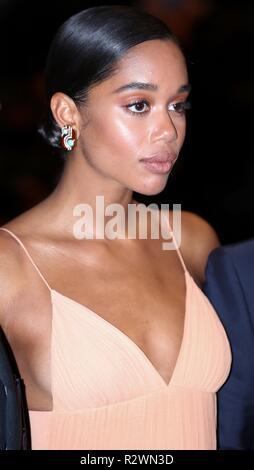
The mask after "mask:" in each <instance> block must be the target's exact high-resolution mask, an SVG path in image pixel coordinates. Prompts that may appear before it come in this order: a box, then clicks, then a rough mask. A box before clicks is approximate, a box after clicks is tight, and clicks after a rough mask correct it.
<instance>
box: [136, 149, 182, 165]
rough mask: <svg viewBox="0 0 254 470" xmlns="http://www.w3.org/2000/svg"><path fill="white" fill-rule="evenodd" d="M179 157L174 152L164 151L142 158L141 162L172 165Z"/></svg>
mask: <svg viewBox="0 0 254 470" xmlns="http://www.w3.org/2000/svg"><path fill="white" fill-rule="evenodd" d="M176 158H177V156H176V154H175V153H173V152H167V151H162V152H157V153H154V154H152V155H150V156H147V157H144V158H141V161H143V162H147V163H166V162H168V163H171V164H173V163H174V162H175V160H176Z"/></svg>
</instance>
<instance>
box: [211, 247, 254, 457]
mask: <svg viewBox="0 0 254 470" xmlns="http://www.w3.org/2000/svg"><path fill="white" fill-rule="evenodd" d="M204 292H205V294H206V295H207V296H208V298H209V300H210V302H211V303H212V304H213V306H214V308H215V310H216V311H217V313H218V315H219V317H220V319H221V321H222V323H223V325H224V328H225V330H226V333H227V335H228V338H229V341H230V344H231V349H232V368H231V372H230V374H229V377H228V379H227V381H226V383H225V384H224V385H223V387H222V388H221V389H220V390H219V393H218V445H219V448H221V449H254V240H250V241H247V242H244V243H238V244H234V245H229V246H225V247H219V248H217V249H216V250H214V251H213V252H212V253H211V255H210V256H209V259H208V264H207V268H206V282H205V286H204Z"/></svg>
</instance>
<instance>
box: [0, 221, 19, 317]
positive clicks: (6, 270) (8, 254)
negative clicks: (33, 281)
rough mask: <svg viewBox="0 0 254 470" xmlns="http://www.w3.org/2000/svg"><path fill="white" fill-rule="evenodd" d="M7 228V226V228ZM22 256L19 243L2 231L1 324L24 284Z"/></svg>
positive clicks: (0, 268) (0, 243)
mask: <svg viewBox="0 0 254 470" xmlns="http://www.w3.org/2000/svg"><path fill="white" fill-rule="evenodd" d="M6 228H7V226H6ZM22 261H23V260H22V256H21V252H20V250H19V247H18V244H17V242H16V241H15V240H14V239H13V238H12V237H11V236H10V235H9V234H8V233H6V232H5V231H3V230H0V323H1V324H3V320H4V316H5V314H6V312H7V311H8V310H9V307H10V305H11V304H12V303H13V300H14V298H15V297H16V294H17V292H18V291H19V289H20V287H21V283H22Z"/></svg>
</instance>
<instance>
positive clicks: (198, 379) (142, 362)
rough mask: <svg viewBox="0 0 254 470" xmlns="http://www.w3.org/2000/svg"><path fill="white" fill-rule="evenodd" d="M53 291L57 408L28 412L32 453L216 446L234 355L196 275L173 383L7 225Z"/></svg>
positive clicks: (190, 280)
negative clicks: (50, 274) (65, 287)
mask: <svg viewBox="0 0 254 470" xmlns="http://www.w3.org/2000/svg"><path fill="white" fill-rule="evenodd" d="M1 230H5V231H6V232H8V233H9V234H10V235H11V236H13V238H15V239H16V241H17V242H18V243H19V244H20V246H21V247H22V249H23V250H24V251H25V253H26V255H27V256H28V258H29V259H30V261H31V263H32V264H33V265H34V267H35V269H36V270H37V272H38V274H39V275H40V277H41V278H42V280H43V281H44V282H45V284H46V285H47V287H48V289H49V290H50V297H51V303H52V337H51V386H52V396H53V409H52V411H31V410H30V411H29V416H30V423H31V435H32V449H38V450H39V449H43V450H46V449H49V450H61V449H62V450H72V449H76V450H86V449H87V450H97V449H101V450H104V449H105V450H111V449H122V450H128V449H129V450H131V449H133V450H135V449H136V450H137V449H143V450H156V449H158V450H159V449H161V450H163V449H171V450H186V449H189V450H198V449H200V450H211V449H215V448H216V392H217V390H218V389H219V388H220V387H221V386H222V384H223V383H224V382H225V380H226V378H227V376H228V374H229V370H230V365H231V351H230V346H229V342H228V339H227V337H226V334H225V331H224V329H223V327H222V324H221V322H220V320H219V318H218V316H217V314H216V312H215V310H214V309H213V307H212V305H211V304H210V303H209V301H208V299H207V298H206V297H205V295H204V294H203V293H202V291H201V290H200V289H199V287H198V286H197V285H196V283H195V282H194V280H193V278H192V277H191V275H190V274H189V272H188V271H187V269H186V266H185V264H184V261H183V259H182V256H181V253H180V250H179V249H178V248H177V244H176V249H177V252H178V255H179V258H180V261H181V263H182V266H183V270H184V275H185V285H186V302H185V319H184V331H183V337H182V342H181V347H180V351H179V354H178V358H177V361H176V364H175V368H174V371H173V374H172V376H171V379H170V382H169V383H166V382H165V381H164V379H163V378H162V377H161V376H160V374H159V372H158V371H157V370H156V369H155V367H154V366H153V364H152V363H151V361H150V360H149V359H148V357H147V356H146V355H145V353H144V352H143V351H142V350H141V349H140V348H139V347H138V346H137V345H136V344H135V342H134V341H132V340H131V338H129V337H128V336H127V335H126V334H125V333H123V332H122V331H121V330H120V329H118V328H116V327H115V326H113V325H112V324H111V323H110V322H108V321H107V320H105V319H103V317H102V316H101V315H100V314H99V313H96V312H94V311H92V310H90V309H89V308H88V307H86V306H84V305H81V304H80V303H78V302H76V301H75V300H73V299H71V298H69V297H66V296H65V295H63V294H61V293H60V292H58V291H56V290H54V289H51V287H50V286H49V284H48V283H47V281H46V279H45V278H44V277H43V275H42V273H41V272H40V270H39V268H38V267H37V266H36V264H35V263H34V261H33V260H32V258H31V256H30V254H29V253H28V251H27V249H26V248H25V246H24V244H23V243H22V241H21V240H20V239H19V238H18V237H17V236H16V235H15V234H13V232H11V231H10V230H8V229H5V228H2V229H1Z"/></svg>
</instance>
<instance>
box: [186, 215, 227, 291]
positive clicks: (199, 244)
mask: <svg viewBox="0 0 254 470" xmlns="http://www.w3.org/2000/svg"><path fill="white" fill-rule="evenodd" d="M181 216H182V217H181V225H182V241H181V247H180V249H181V252H182V255H183V258H184V260H185V263H186V266H187V268H188V269H189V271H190V272H191V273H192V275H193V277H194V278H195V280H196V282H197V283H198V284H199V285H202V284H203V282H204V279H205V267H206V263H207V259H208V256H209V254H210V253H211V251H212V250H214V249H215V248H216V247H218V246H219V245H220V242H219V239H218V236H217V234H216V232H215V230H214V228H213V227H212V226H211V225H210V224H209V223H208V222H207V221H206V220H205V219H203V218H202V217H200V216H199V215H197V214H194V213H192V212H187V211H182V214H181Z"/></svg>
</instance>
